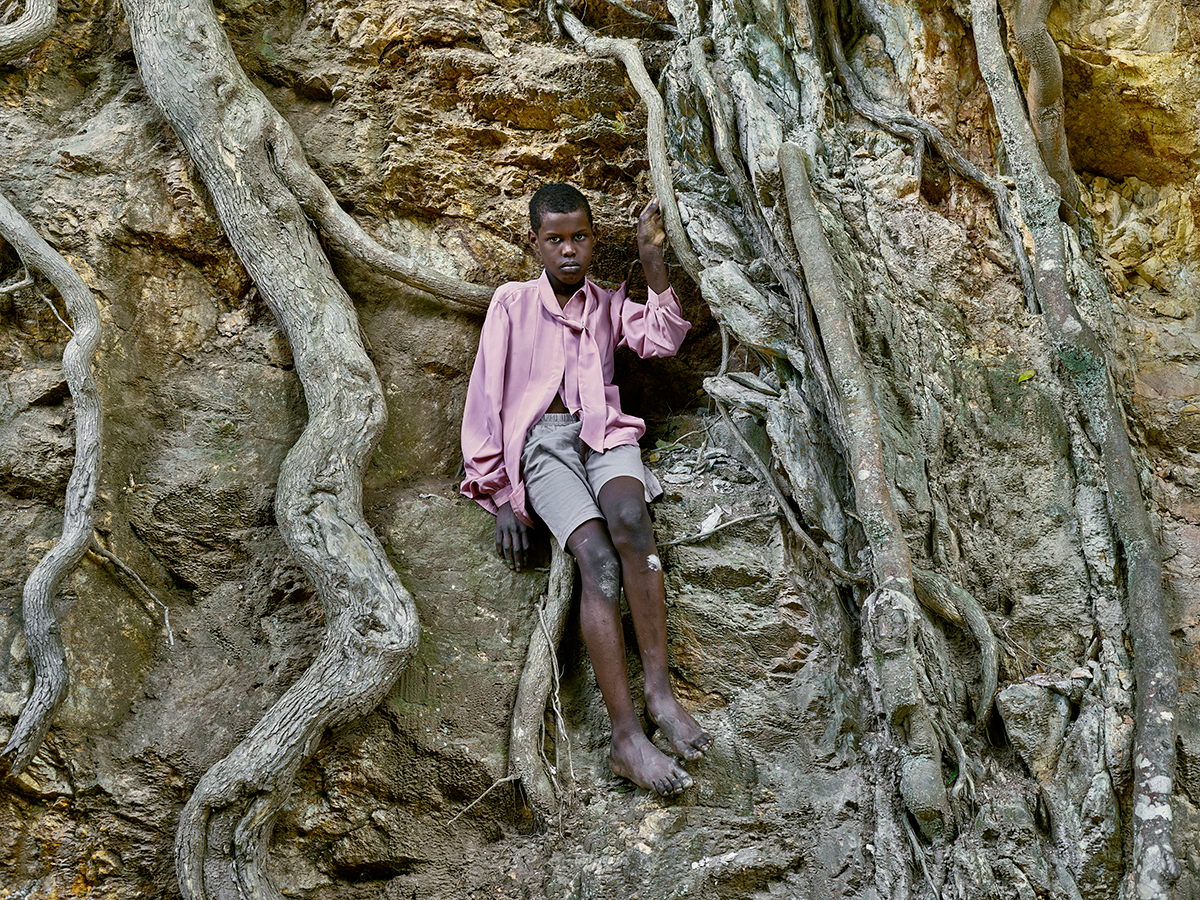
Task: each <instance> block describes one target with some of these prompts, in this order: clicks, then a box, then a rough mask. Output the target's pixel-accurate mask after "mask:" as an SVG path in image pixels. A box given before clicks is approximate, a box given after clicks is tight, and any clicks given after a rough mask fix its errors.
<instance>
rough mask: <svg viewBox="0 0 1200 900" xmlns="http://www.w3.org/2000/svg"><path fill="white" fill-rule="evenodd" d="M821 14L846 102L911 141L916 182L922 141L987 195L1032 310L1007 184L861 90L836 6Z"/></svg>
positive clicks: (1030, 282)
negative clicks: (842, 33) (990, 199)
mask: <svg viewBox="0 0 1200 900" xmlns="http://www.w3.org/2000/svg"><path fill="white" fill-rule="evenodd" d="M822 18H823V20H824V25H825V39H826V43H827V44H828V46H829V54H830V56H832V57H833V61H834V65H835V66H836V68H837V72H838V78H839V80H840V81H841V82H842V86H843V87H844V88H845V89H846V95H847V96H848V97H849V98H850V105H851V106H853V107H854V111H855V112H857V113H858V114H859V115H860V116H862V117H863V118H865V119H869V120H870V121H872V122H874V123H875V124H876V125H878V126H880V127H881V128H885V129H887V130H888V131H891V132H892V133H893V134H897V135H899V136H900V137H903V138H905V139H906V140H910V141H912V142H913V154H914V156H915V157H916V175H917V182H918V184H919V183H920V180H921V160H922V157H923V155H924V148H925V144H926V143H928V144H929V145H930V146H932V147H933V148H934V149H935V150H936V151H937V152H938V155H939V156H941V157H942V159H944V160H945V161H946V164H947V165H949V166H950V168H951V169H953V170H954V171H955V172H957V173H958V174H959V176H961V177H962V178H965V179H967V180H968V181H970V182H972V183H973V184H976V185H978V186H979V187H980V188H982V189H983V190H985V191H987V193H988V194H989V195H991V198H992V208H993V209H994V210H995V211H996V218H997V220H998V221H999V223H1000V230H1001V231H1003V232H1004V235H1005V237H1007V238H1008V242H1009V244H1011V245H1012V249H1013V258H1014V260H1015V261H1016V266H1017V274H1018V275H1019V276H1020V278H1021V287H1022V289H1023V290H1024V292H1025V302H1026V306H1028V308H1029V310H1030V311H1032V312H1036V311H1037V308H1038V305H1037V288H1036V285H1035V283H1034V276H1033V269H1032V267H1031V266H1030V265H1029V258H1028V257H1027V256H1026V255H1025V240H1024V236H1023V235H1022V234H1021V228H1020V226H1019V225H1018V224H1017V222H1016V220H1015V219H1014V218H1013V216H1012V213H1011V212H1010V211H1009V206H1008V188H1007V187H1005V186H1004V185H1003V184H1002V183H1001V182H1000V181H999V180H997V179H995V178H993V177H992V176H990V175H988V174H987V173H986V172H984V171H983V170H981V169H980V168H979V167H978V166H976V165H975V164H974V163H972V162H971V161H970V160H969V159H967V158H966V157H965V156H963V155H962V154H961V153H960V152H959V151H958V148H957V147H955V146H954V145H953V144H952V143H950V141H949V140H947V138H946V136H945V135H944V134H942V132H941V131H940V130H939V129H938V128H936V127H934V126H933V125H931V124H930V123H929V122H926V121H925V120H924V119H921V118H918V117H917V116H914V115H912V114H911V113H907V112H902V111H900V110H895V109H889V108H887V106H885V105H884V104H882V103H879V102H877V101H875V100H872V99H871V98H870V97H868V96H867V92H866V91H864V90H863V87H862V85H861V84H860V83H859V80H858V76H857V75H855V74H854V70H853V69H851V68H850V64H849V63H847V62H846V53H845V50H844V49H843V48H842V36H841V31H840V30H839V29H838V23H837V10H836V8H835V6H834V3H833V0H823V2H822ZM1056 59H1057V57H1056ZM1060 80H1061V73H1060ZM1074 177H1075V176H1074V175H1072V176H1071V178H1072V181H1073V180H1074ZM1076 198H1077V199H1078V190H1077V191H1076Z"/></svg>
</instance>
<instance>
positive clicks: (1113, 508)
mask: <svg viewBox="0 0 1200 900" xmlns="http://www.w3.org/2000/svg"><path fill="white" fill-rule="evenodd" d="M971 12H972V19H973V27H974V32H975V46H976V55H977V57H978V59H979V66H980V70H981V71H982V73H983V77H984V81H985V82H986V83H987V87H988V92H989V94H990V95H991V98H992V107H993V109H994V110H995V113H996V121H997V124H998V125H999V126H1000V134H1001V138H1002V140H1003V142H1004V147H1005V152H1006V155H1007V158H1008V161H1009V164H1010V166H1011V167H1012V170H1013V174H1014V177H1015V180H1016V183H1017V190H1018V192H1019V194H1020V196H1021V208H1022V214H1023V216H1024V218H1025V222H1026V224H1027V225H1028V226H1029V230H1030V231H1031V232H1032V234H1033V243H1034V253H1035V260H1034V261H1035V269H1036V271H1037V284H1038V292H1039V295H1040V296H1041V300H1042V305H1043V308H1044V309H1045V322H1046V330H1047V333H1048V335H1049V337H1050V341H1051V344H1052V346H1053V348H1054V350H1055V353H1056V354H1057V355H1058V358H1059V360H1060V362H1061V363H1062V365H1063V367H1064V368H1065V369H1066V371H1067V374H1068V376H1069V378H1070V381H1071V383H1072V385H1073V386H1074V388H1075V391H1076V394H1077V395H1078V397H1079V400H1080V403H1081V404H1082V406H1083V408H1084V410H1085V411H1086V414H1087V418H1088V424H1089V426H1090V430H1091V433H1092V435H1093V439H1094V440H1095V441H1096V443H1097V444H1098V445H1099V448H1100V457H1101V461H1102V465H1103V468H1104V474H1105V480H1106V481H1107V484H1108V501H1109V509H1110V516H1111V518H1112V523H1113V528H1114V531H1115V532H1116V537H1117V540H1118V541H1119V543H1120V549H1121V551H1123V555H1124V559H1125V572H1126V581H1125V589H1126V595H1127V614H1128V617H1129V628H1130V632H1131V635H1132V638H1133V674H1134V679H1135V682H1136V686H1135V689H1134V707H1135V708H1134V719H1135V728H1136V736H1135V739H1134V750H1133V761H1134V764H1133V769H1134V785H1133V799H1132V804H1131V805H1132V809H1133V821H1132V823H1131V827H1132V830H1133V868H1134V871H1133V876H1132V880H1133V884H1132V885H1131V890H1130V895H1131V896H1136V897H1165V896H1167V894H1168V891H1169V888H1170V885H1171V883H1172V882H1173V881H1174V880H1175V878H1176V877H1177V876H1178V873H1179V863H1178V860H1177V859H1176V857H1175V850H1174V846H1173V842H1172V827H1171V792H1172V786H1173V784H1174V777H1175V706H1176V702H1177V698H1178V691H1179V687H1178V675H1177V673H1176V669H1175V665H1176V662H1175V654H1174V648H1173V646H1172V643H1171V637H1170V632H1169V630H1168V628H1167V622H1166V614H1165V603H1164V597H1163V583H1162V580H1163V571H1162V555H1161V552H1160V550H1159V548H1158V542H1157V540H1156V539H1155V535H1154V529H1153V527H1152V525H1151V523H1150V517H1149V514H1148V513H1147V511H1146V501H1145V498H1144V497H1143V496H1142V491H1141V484H1140V483H1139V481H1138V476H1137V470H1136V468H1135V467H1134V462H1133V454H1132V450H1131V448H1130V446H1129V434H1128V432H1127V430H1126V427H1125V422H1124V418H1123V416H1122V414H1121V409H1120V406H1119V405H1118V402H1117V398H1116V394H1115V392H1114V390H1113V386H1112V381H1111V379H1110V378H1109V374H1108V367H1107V364H1106V362H1105V358H1104V352H1103V349H1102V348H1101V346H1100V343H1099V341H1098V340H1097V339H1096V335H1095V333H1094V332H1093V331H1092V329H1091V328H1090V327H1089V326H1088V324H1087V322H1086V321H1085V320H1084V319H1083V318H1082V317H1081V316H1080V315H1079V312H1078V310H1077V309H1076V308H1075V304H1074V302H1073V300H1072V298H1071V291H1070V287H1069V285H1068V282H1067V273H1066V244H1065V242H1064V239H1063V227H1064V226H1063V225H1062V224H1061V222H1060V220H1059V207H1060V199H1061V198H1060V194H1059V190H1058V189H1057V185H1056V184H1055V182H1054V181H1053V180H1052V179H1051V177H1050V175H1049V173H1048V172H1047V171H1046V168H1045V166H1044V165H1043V161H1042V157H1041V154H1040V152H1039V149H1038V145H1037V141H1036V139H1035V137H1034V134H1033V131H1032V129H1031V127H1030V125H1029V122H1028V121H1027V119H1026V118H1025V111H1024V109H1023V107H1022V104H1021V101H1020V97H1019V95H1018V92H1017V88H1016V85H1015V84H1014V83H1013V80H1012V76H1011V74H1010V67H1009V60H1008V56H1007V54H1006V53H1005V51H1004V47H1003V44H1002V43H1001V41H1000V34H999V30H998V28H997V25H996V16H995V8H994V6H993V5H992V4H991V3H989V2H987V0H972V4H971Z"/></svg>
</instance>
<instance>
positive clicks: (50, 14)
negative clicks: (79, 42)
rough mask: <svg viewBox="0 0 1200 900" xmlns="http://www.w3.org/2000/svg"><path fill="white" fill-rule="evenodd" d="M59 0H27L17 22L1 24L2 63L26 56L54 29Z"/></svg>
mask: <svg viewBox="0 0 1200 900" xmlns="http://www.w3.org/2000/svg"><path fill="white" fill-rule="evenodd" d="M57 18H58V0H25V11H24V12H23V13H21V17H20V18H19V19H17V21H15V22H9V23H8V24H6V25H0V65H4V64H6V63H9V62H11V61H12V60H14V59H16V58H17V57H18V56H24V55H25V54H26V53H28V52H29V51H30V50H32V49H33V48H34V47H36V46H37V45H38V44H40V43H41V42H42V41H44V40H45V39H46V38H48V37H50V32H52V31H54V22H55V20H56V19H57Z"/></svg>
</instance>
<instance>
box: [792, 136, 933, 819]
mask: <svg viewBox="0 0 1200 900" xmlns="http://www.w3.org/2000/svg"><path fill="white" fill-rule="evenodd" d="M807 165H808V159H807V154H806V153H805V151H804V150H802V149H801V148H800V147H799V145H797V144H793V143H788V142H785V143H784V144H782V146H781V147H780V149H779V169H780V173H781V175H782V177H783V184H784V194H785V197H786V200H787V210H788V217H789V219H790V221H791V226H792V238H793V240H794V242H795V246H796V252H797V254H799V256H800V259H801V264H802V265H803V267H804V275H805V281H806V282H807V284H808V293H809V297H810V298H811V300H812V306H813V312H814V314H815V315H816V318H817V322H818V324H819V325H820V329H821V340H822V341H823V342H824V345H825V357H826V359H827V360H828V361H829V368H830V372H831V373H832V375H833V381H834V384H835V385H837V387H838V392H839V401H840V404H839V405H840V408H841V410H842V414H843V415H844V416H845V419H846V426H847V432H848V434H849V436H850V441H849V445H848V446H847V447H846V448H845V449H846V452H847V454H848V456H849V459H848V460H847V463H848V466H849V469H850V475H851V479H852V481H853V484H854V505H855V508H856V509H857V511H858V514H859V516H860V518H861V519H862V522H863V529H864V531H865V532H866V537H867V541H868V542H869V544H870V547H871V553H872V559H873V568H874V573H875V578H874V583H875V590H874V591H873V592H872V593H871V595H870V596H869V597H868V598H867V599H866V601H865V602H864V604H863V606H864V615H863V618H864V622H865V623H866V625H867V627H865V628H864V629H863V640H864V641H865V642H866V643H867V645H868V647H867V652H866V653H864V656H865V657H866V658H867V659H874V660H876V667H877V669H878V678H879V686H880V697H879V700H880V702H881V704H882V706H883V707H884V710H885V711H886V714H887V720H888V722H889V724H890V725H891V726H892V728H893V729H895V730H897V731H898V732H899V734H900V736H901V738H902V740H903V741H904V743H905V744H906V745H907V747H908V748H909V750H910V751H911V753H912V754H914V755H913V756H911V757H909V758H908V759H906V760H905V763H904V766H903V768H902V773H901V779H900V791H901V796H902V797H903V798H904V803H905V806H906V807H907V808H908V810H909V811H910V812H911V813H912V814H913V816H914V817H915V818H916V819H917V821H918V822H920V823H921V828H922V831H923V832H924V833H925V835H926V837H927V838H931V837H934V836H936V835H940V834H941V833H942V830H943V828H946V827H948V826H949V825H950V823H949V822H947V821H945V820H946V819H947V818H948V813H949V805H948V801H947V798H946V795H945V789H944V785H943V783H942V778H941V754H942V750H943V747H942V746H941V741H939V740H938V738H937V734H936V728H935V727H934V714H933V712H932V710H931V708H930V703H929V699H928V698H927V697H926V696H924V693H923V691H922V690H921V689H920V685H919V676H918V674H917V670H918V668H919V666H920V665H921V663H920V658H919V654H917V652H916V650H915V648H914V646H913V629H914V627H915V625H916V623H917V616H919V615H920V613H919V611H918V609H917V605H916V593H915V590H914V587H913V571H912V560H911V559H910V557H909V552H908V544H907V542H906V541H905V539H904V531H903V529H902V528H901V526H900V520H899V518H898V517H897V515H896V512H895V509H894V507H893V505H892V496H891V488H890V487H889V485H888V481H887V473H886V471H885V469H884V458H883V438H882V434H881V431H880V424H879V412H878V410H877V409H876V407H875V401H874V399H873V397H872V394H871V382H870V378H869V376H868V375H867V370H866V366H865V365H864V364H863V361H862V355H861V353H860V352H859V349H858V345H857V342H856V341H855V339H854V333H853V330H852V326H851V323H850V317H849V315H848V314H847V312H846V309H845V305H844V303H843V300H842V297H843V293H844V288H843V287H842V284H841V280H840V278H839V277H838V273H837V270H836V268H835V266H834V262H833V256H832V253H831V251H830V249H829V244H828V241H827V239H826V237H825V232H824V230H823V229H822V227H821V220H820V218H819V217H818V215H817V209H816V205H815V203H814V201H813V198H812V192H811V190H810V188H809V184H808V174H807V170H806V167H807Z"/></svg>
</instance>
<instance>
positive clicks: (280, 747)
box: [124, 0, 418, 900]
mask: <svg viewBox="0 0 1200 900" xmlns="http://www.w3.org/2000/svg"><path fill="white" fill-rule="evenodd" d="M124 7H125V10H126V14H127V16H128V18H129V23H130V34H131V37H132V39H133V48H134V53H135V55H136V57H137V61H138V68H139V70H140V72H141V75H142V80H143V81H144V83H145V85H146V90H147V92H148V93H149V94H150V97H151V99H152V100H153V101H154V103H155V105H156V106H157V107H158V108H159V109H160V110H161V111H162V112H163V114H164V115H165V116H166V118H167V119H168V120H169V121H170V123H171V125H172V127H173V128H174V129H175V133H176V134H177V135H178V136H179V138H180V140H181V141H182V142H183V144H184V145H185V147H186V148H187V150H188V153H189V154H190V156H191V158H192V160H193V161H194V162H195V164H196V168H197V171H198V172H199V173H200V175H201V177H202V178H203V180H204V183H205V185H206V187H207V188H208V191H209V194H210V195H211V197H212V200H213V204H214V206H215V207H216V209H217V213H218V216H219V217H220V220H221V224H222V226H223V227H224V229H225V232H226V234H227V235H228V237H229V240H230V243H231V244H232V245H233V247H234V249H235V251H236V252H237V254H238V256H239V257H240V259H241V260H242V262H243V264H244V265H245V266H246V269H247V271H248V272H249V274H250V276H251V277H252V278H253V279H254V283H255V285H256V287H257V288H258V291H259V293H260V295H262V297H263V298H264V300H265V301H266V302H267V304H268V306H270V308H271V310H272V312H273V313H274V314H275V317H276V319H277V320H278V322H279V324H280V327H281V328H282V329H283V331H284V333H285V334H286V336H287V338H288V341H289V343H290V345H291V349H292V355H293V358H294V359H295V365H296V372H297V375H298V376H299V378H300V382H301V384H302V386H303V388H304V395H305V399H306V401H307V405H308V412H309V421H308V424H307V426H306V427H305V429H304V432H303V434H302V435H301V436H300V439H299V440H298V441H297V442H296V445H295V446H294V447H293V448H292V449H291V451H290V452H289V453H288V455H287V458H286V459H285V460H284V463H283V466H282V468H281V471H280V474H279V482H278V486H277V490H276V501H275V512H276V519H277V521H278V523H279V529H280V533H281V535H282V537H283V539H284V541H285V542H286V544H287V546H288V548H289V550H290V551H291V552H292V554H293V555H294V557H295V558H296V560H297V562H298V563H299V565H300V566H301V568H302V569H303V570H304V572H305V574H306V575H307V576H308V578H309V579H310V581H311V582H312V583H313V585H314V587H315V589H316V592H317V594H318V596H319V597H320V599H321V603H322V605H323V607H324V609H325V620H326V623H327V624H326V634H325V637H324V640H323V641H322V644H321V649H320V651H319V653H318V655H317V658H316V660H315V661H314V662H313V664H312V666H311V667H310V669H309V670H308V671H307V672H306V673H305V674H304V675H303V676H302V677H301V679H300V680H299V681H298V682H297V683H296V684H295V685H293V686H292V687H291V688H290V689H289V690H288V691H287V692H286V693H285V694H284V695H283V697H281V698H280V700H279V701H278V702H277V703H276V704H275V705H274V706H273V707H272V708H271V709H270V710H269V711H268V712H267V714H266V715H265V716H263V718H262V719H261V720H260V721H259V722H258V724H256V725H255V726H254V728H253V729H252V730H251V731H250V734H249V735H248V736H247V737H246V738H245V739H244V740H243V741H242V742H241V743H240V744H239V745H238V746H237V747H236V748H234V750H233V752H232V753H230V755H229V756H227V757H226V758H225V759H224V760H222V761H221V762H219V763H217V764H216V765H215V766H213V768H212V769H211V770H210V771H209V772H208V773H207V774H205V776H204V777H203V778H202V779H201V781H200V783H199V785H197V787H196V790H195V792H194V793H193V795H192V797H191V799H190V800H189V801H188V804H187V806H186V807H185V808H184V812H183V815H182V816H181V818H180V824H179V830H178V832H177V835H176V845H175V848H176V869H177V873H178V876H179V886H180V890H181V891H182V892H183V895H184V896H185V897H186V898H187V900H204V898H207V897H210V896H236V895H238V894H239V892H240V894H241V895H244V896H253V897H276V898H278V897H280V896H281V894H280V893H279V891H278V889H276V888H275V887H274V885H272V884H271V881H270V878H269V876H268V874H267V868H266V857H267V851H268V848H269V839H270V834H271V828H272V825H273V822H274V819H275V814H276V813H277V812H278V810H279V808H280V807H281V806H282V804H283V803H284V802H285V801H286V799H287V797H288V794H289V790H290V786H291V784H292V780H293V778H294V777H295V774H296V771H297V769H298V768H299V766H300V765H301V764H302V763H303V762H304V760H305V759H307V758H308V757H309V756H310V755H311V753H312V752H313V750H314V748H315V747H316V744H317V742H318V741H319V740H320V738H321V736H322V734H323V733H324V732H325V730H326V729H327V728H333V727H337V726H339V725H342V724H345V723H347V722H350V721H352V720H353V719H355V718H357V717H359V716H362V715H364V714H366V713H367V712H369V711H370V710H371V709H373V708H374V707H375V706H376V705H377V704H378V703H379V701H380V700H381V699H382V698H383V697H384V696H385V695H386V693H387V691H388V690H389V689H390V688H391V686H392V685H393V684H394V683H395V680H396V678H397V677H398V676H399V674H400V672H401V670H402V669H403V667H404V665H405V663H406V662H407V661H408V659H409V657H410V656H411V655H412V653H413V652H414V650H415V648H416V641H417V632H418V623H417V616H416V610H415V607H414V605H413V602H412V598H411V597H410V596H409V594H408V592H407V591H406V590H405V589H404V586H403V585H402V584H401V583H400V581H399V579H398V578H397V576H396V573H395V571H394V570H393V569H392V567H391V564H390V563H389V561H388V559H387V556H386V554H385V553H384V550H383V548H382V546H381V545H380V544H379V541H378V540H377V539H376V537H375V535H374V533H373V532H372V530H371V528H370V527H369V526H368V525H367V523H366V521H365V520H364V519H363V515H362V476H363V472H364V470H365V469H366V466H367V464H368V462H369V461H370V459H371V455H372V452H373V450H374V447H375V445H376V443H377V441H378V439H379V436H380V434H381V432H382V429H383V427H384V424H385V422H386V418H387V407H386V405H385V402H384V398H383V391H382V388H381V386H380V384H379V379H378V376H377V375H376V373H375V369H374V367H373V365H372V364H371V361H370V359H369V358H368V357H367V354H366V351H365V349H364V347H363V344H362V339H361V332H360V329H359V324H358V320H357V316H356V314H355V310H354V305H353V303H352V302H351V300H350V297H349V296H348V295H347V294H346V292H345V290H344V289H343V287H342V286H341V284H340V283H339V282H338V280H337V278H336V277H335V276H334V273H333V270H332V267H331V266H330V264H329V261H328V259H327V258H326V257H325V255H324V252H323V251H322V249H321V246H320V242H319V240H318V237H317V235H316V233H315V232H314V230H313V228H312V227H311V226H310V224H309V221H308V219H307V217H306V215H305V211H304V208H303V206H302V204H301V202H300V201H299V200H298V199H297V197H296V196H295V195H294V194H293V192H292V191H291V190H290V189H289V186H288V184H287V183H285V182H283V181H281V179H280V176H279V172H278V169H277V162H276V161H277V160H278V159H280V158H282V157H283V156H284V155H285V154H287V153H288V152H291V148H294V147H298V142H297V141H296V138H295V136H294V135H293V134H292V132H291V129H290V127H289V126H288V124H287V123H286V122H285V121H284V120H283V119H282V118H281V117H280V116H279V114H278V113H277V112H276V111H275V110H274V108H272V107H271V105H270V103H269V102H268V101H267V99H266V97H264V96H263V94H262V92H261V91H259V90H258V88H257V87H255V86H254V85H253V84H252V83H251V82H250V81H249V79H248V78H247V77H246V75H245V73H244V72H243V71H242V69H241V67H240V66H239V64H238V62H237V60H236V58H235V57H234V55H233V51H232V49H231V47H230V45H229V42H228V39H227V38H226V36H225V33H224V31H223V30H222V28H221V26H220V24H219V23H218V21H217V17H216V13H215V11H214V10H213V7H212V5H211V3H210V2H209V0H191V2H188V3H180V2H177V0H127V2H126V3H125V4H124ZM226 857H228V858H226Z"/></svg>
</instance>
